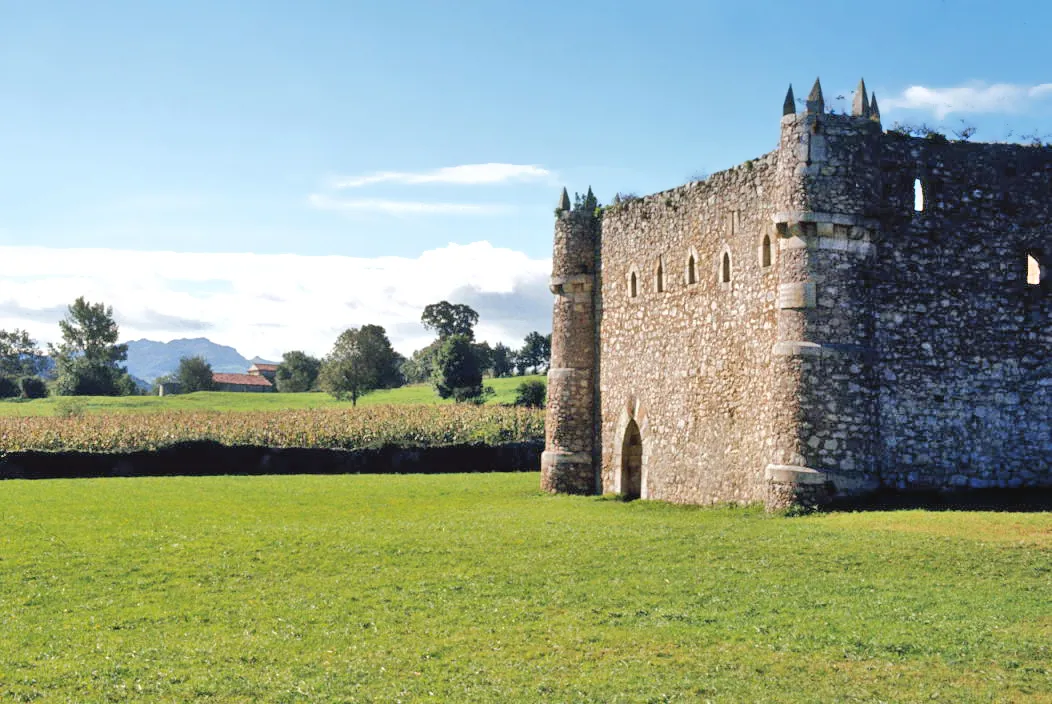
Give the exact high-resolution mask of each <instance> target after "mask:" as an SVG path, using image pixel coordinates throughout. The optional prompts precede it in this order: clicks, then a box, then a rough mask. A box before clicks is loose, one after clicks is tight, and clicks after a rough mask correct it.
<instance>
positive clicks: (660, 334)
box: [543, 83, 1052, 506]
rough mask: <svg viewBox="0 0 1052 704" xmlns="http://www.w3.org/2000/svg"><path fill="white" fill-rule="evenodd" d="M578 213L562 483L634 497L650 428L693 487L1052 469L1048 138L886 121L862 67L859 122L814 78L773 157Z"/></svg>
mask: <svg viewBox="0 0 1052 704" xmlns="http://www.w3.org/2000/svg"><path fill="white" fill-rule="evenodd" d="M915 179H919V181H920V183H921V184H922V187H923V191H924V209H923V210H922V211H919V212H918V211H915V209H914V181H915ZM564 200H565V195H564ZM575 222H576V223H577V224H576V225H575V224H574V223H575ZM580 222H583V221H574V220H571V219H568V218H566V217H565V216H563V217H560V219H559V221H558V222H557V225H556V248H555V260H556V261H555V272H554V274H555V275H554V276H553V280H552V286H553V291H554V292H556V293H557V300H556V305H555V321H554V326H553V327H554V334H553V370H552V372H553V373H552V374H551V375H550V384H551V386H552V392H553V393H552V394H551V395H550V399H551V400H550V401H549V410H548V420H549V425H550V426H553V427H550V428H549V436H550V437H549V438H548V449H549V452H546V453H545V457H546V459H545V460H544V462H543V466H544V467H545V468H546V469H545V475H544V476H545V479H544V482H545V486H546V488H549V489H553V490H570V491H588V490H589V485H590V484H592V483H595V484H596V487H595V488H596V489H597V490H601V491H606V492H626V487H625V486H623V485H622V483H623V482H624V481H629V480H628V479H626V477H630V476H632V475H631V473H629V472H628V471H627V470H626V469H625V468H626V467H628V466H630V465H631V466H632V467H635V466H636V465H635V464H632V463H634V462H637V461H638V460H635V459H632V460H631V461H630V460H629V458H636V457H638V449H639V444H641V446H642V459H641V464H642V486H641V492H640V493H641V495H642V496H643V497H644V498H654V499H662V500H668V501H675V502H686V503H713V502H724V501H731V502H749V501H758V500H763V501H766V502H767V504H768V505H769V506H779V505H786V504H788V503H794V502H796V503H799V502H805V503H806V502H810V501H821V500H824V499H828V498H829V496H830V495H831V494H832V493H841V494H844V493H847V494H852V493H863V492H866V491H870V490H873V489H877V488H879V487H882V486H883V487H893V488H898V489H929V488H957V487H973V488H987V487H1023V486H1052V466H1050V460H1052V322H1050V321H1052V295H1050V294H1052V285H1050V281H1049V279H1050V277H1049V264H1050V260H1052V149H1048V148H1032V147H1022V146H1012V145H987V144H968V143H949V142H945V141H944V140H932V139H917V138H911V137H906V136H904V135H900V134H896V133H884V132H883V131H882V129H881V127H880V122H879V111H878V109H877V106H876V100H875V98H874V99H873V101H872V104H870V103H869V102H868V101H867V98H866V93H865V88H864V85H860V90H859V91H858V94H857V95H856V106H855V114H854V115H851V116H849V115H832V114H828V113H825V112H824V107H823V102H822V98H821V89H820V86H818V85H817V83H816V86H815V89H814V90H813V91H812V94H811V96H809V98H808V109H807V110H806V111H804V112H801V113H797V112H795V111H794V110H793V100H792V92H791V91H790V94H789V96H787V100H786V114H785V115H784V116H783V118H782V120H781V137H780V141H779V146H778V149H777V150H776V151H774V152H772V153H770V154H767V155H765V156H763V157H760V158H759V159H756V160H753V161H750V162H747V163H746V164H744V165H742V166H739V167H735V168H733V169H730V170H728V171H725V172H722V173H719V174H715V175H713V176H712V177H710V178H709V179H707V180H706V181H704V182H701V183H691V184H687V185H685V186H682V187H679V188H676V189H672V190H670V191H665V192H662V193H658V194H655V195H652V196H648V197H646V198H642V199H638V200H632V201H629V202H627V203H623V204H620V205H616V206H613V207H611V208H608V209H606V210H605V212H604V214H603V217H602V219H601V221H593V222H595V224H596V225H598V226H599V229H598V231H596V232H592V231H591V230H586V229H581V226H580ZM765 238H767V242H769V253H768V252H766V251H765V250H766V247H765ZM586 243H591V244H586ZM589 247H592V248H593V249H592V255H593V258H592V259H589V257H588V255H587V252H586V251H585V250H587V249H588V248H589ZM1028 254H1030V255H1033V256H1034V257H1036V258H1037V259H1038V260H1039V261H1040V262H1042V266H1043V271H1042V280H1041V284H1040V285H1030V284H1028V283H1027V280H1026V277H1027V270H1026V268H1027V255H1028ZM692 258H693V262H694V266H693V274H692V273H691V272H690V265H689V262H690V261H691V259H692ZM725 260H726V261H727V263H728V264H729V272H726V273H725V271H724V268H723V267H724V261H725ZM593 264H594V271H591V270H590V269H589V267H590V266H592V265H593ZM586 270H587V271H586ZM659 272H660V274H659ZM728 274H729V276H728ZM725 279H729V280H725ZM589 428H591V429H592V431H593V432H594V436H589V432H588V430H589ZM637 432H638V437H636V433H637ZM560 438H563V439H564V440H565V441H564V440H560ZM636 443H638V444H636ZM633 445H635V449H634V450H633V447H632V446H633ZM552 451H554V452H552ZM560 453H561V454H560ZM589 456H590V457H591V458H592V459H591V465H589V463H588V457H589ZM560 462H561V463H562V466H564V467H565V468H566V469H565V471H563V470H559V467H560ZM633 471H635V470H634V469H633ZM560 477H562V479H561V480H560V481H562V485H561V486H562V488H560V486H557V484H558V481H553V478H555V479H559V478H560Z"/></svg>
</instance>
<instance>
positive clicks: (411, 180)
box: [333, 164, 551, 188]
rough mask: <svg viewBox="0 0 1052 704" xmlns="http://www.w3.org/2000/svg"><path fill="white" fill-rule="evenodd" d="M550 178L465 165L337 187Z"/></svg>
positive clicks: (537, 171)
mask: <svg viewBox="0 0 1052 704" xmlns="http://www.w3.org/2000/svg"><path fill="white" fill-rule="evenodd" d="M549 176H551V172H550V171H548V170H547V169H545V168H542V167H540V166H537V165H535V164H463V165H461V166H446V167H444V168H441V169H434V170H432V171H417V172H412V171H381V172H379V173H375V174H370V175H368V176H353V177H349V178H343V179H337V180H336V181H335V183H334V184H333V185H334V187H335V188H360V187H362V186H369V185H372V184H375V183H401V184H407V185H413V184H421V183H452V184H459V185H479V184H493V183H506V182H508V181H531V180H537V179H543V178H548V177H549Z"/></svg>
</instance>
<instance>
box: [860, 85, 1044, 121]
mask: <svg viewBox="0 0 1052 704" xmlns="http://www.w3.org/2000/svg"><path fill="white" fill-rule="evenodd" d="M1048 96H1052V83H1041V84H1038V85H1034V86H1024V85H1018V84H1014V83H994V84H987V83H984V82H982V81H973V82H971V83H966V84H965V85H963V86H957V87H953V88H928V87H926V86H910V87H909V88H907V89H906V90H904V91H903V92H902V94H901V95H898V96H895V97H892V98H890V99H889V100H887V101H886V102H885V101H882V103H881V108H882V109H884V110H885V112H887V111H888V110H894V109H903V110H927V111H930V112H931V113H932V114H933V115H934V116H935V117H936V118H937V119H939V120H942V119H944V118H945V117H946V116H947V115H949V114H950V113H1012V112H1020V111H1022V110H1024V109H1025V108H1026V107H1027V105H1028V104H1029V103H1031V102H1033V101H1037V100H1041V99H1043V98H1045V97H1048Z"/></svg>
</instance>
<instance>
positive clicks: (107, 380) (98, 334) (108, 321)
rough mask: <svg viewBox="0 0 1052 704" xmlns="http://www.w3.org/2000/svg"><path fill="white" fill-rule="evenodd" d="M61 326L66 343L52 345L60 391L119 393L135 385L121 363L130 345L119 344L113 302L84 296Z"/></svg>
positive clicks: (71, 308)
mask: <svg viewBox="0 0 1052 704" xmlns="http://www.w3.org/2000/svg"><path fill="white" fill-rule="evenodd" d="M58 326H59V330H60V331H61V333H62V344H61V345H59V346H58V347H57V348H56V347H55V346H54V345H50V346H49V348H50V353H51V356H52V358H54V360H55V364H56V368H57V371H58V380H57V383H56V386H55V388H56V390H57V391H58V393H59V395H61V396H86V395H91V396H118V395H121V394H122V393H131V392H132V391H133V390H134V389H135V383H134V382H133V381H132V380H131V378H130V377H129V376H128V372H127V371H126V370H125V369H124V367H122V366H120V364H119V363H120V362H123V361H124V360H125V359H127V357H128V346H127V345H120V344H117V339H118V337H119V335H120V331H119V329H118V327H117V323H116V322H115V321H114V320H113V308H112V307H111V306H106V305H104V304H102V303H95V304H92V303H88V302H87V301H85V300H84V298H83V297H80V298H78V299H77V300H75V301H74V302H73V303H72V304H71V305H70V306H69V309H68V311H67V312H66V317H65V318H64V319H63V320H60V321H59V323H58Z"/></svg>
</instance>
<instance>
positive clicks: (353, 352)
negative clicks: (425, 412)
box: [320, 325, 401, 405]
mask: <svg viewBox="0 0 1052 704" xmlns="http://www.w3.org/2000/svg"><path fill="white" fill-rule="evenodd" d="M399 358H400V355H398V353H397V352H395V351H394V349H392V347H391V342H390V340H388V339H387V332H386V331H385V330H384V329H383V328H382V327H380V326H379V325H363V326H362V327H361V328H351V329H349V330H345V331H344V332H343V333H341V334H340V336H339V337H338V338H337V339H336V344H335V345H333V348H332V352H330V353H329V356H328V357H326V358H325V361H324V362H323V363H322V366H321V373H320V380H321V385H322V388H324V389H325V390H326V391H328V392H329V393H330V394H332V395H333V396H334V397H335V398H337V399H340V400H343V399H345V398H349V399H351V404H352V405H358V399H359V398H361V397H362V396H364V395H365V394H367V393H369V392H370V391H375V390H376V389H383V388H393V387H395V386H399V385H400V382H401V373H400V370H399V368H398V366H399Z"/></svg>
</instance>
